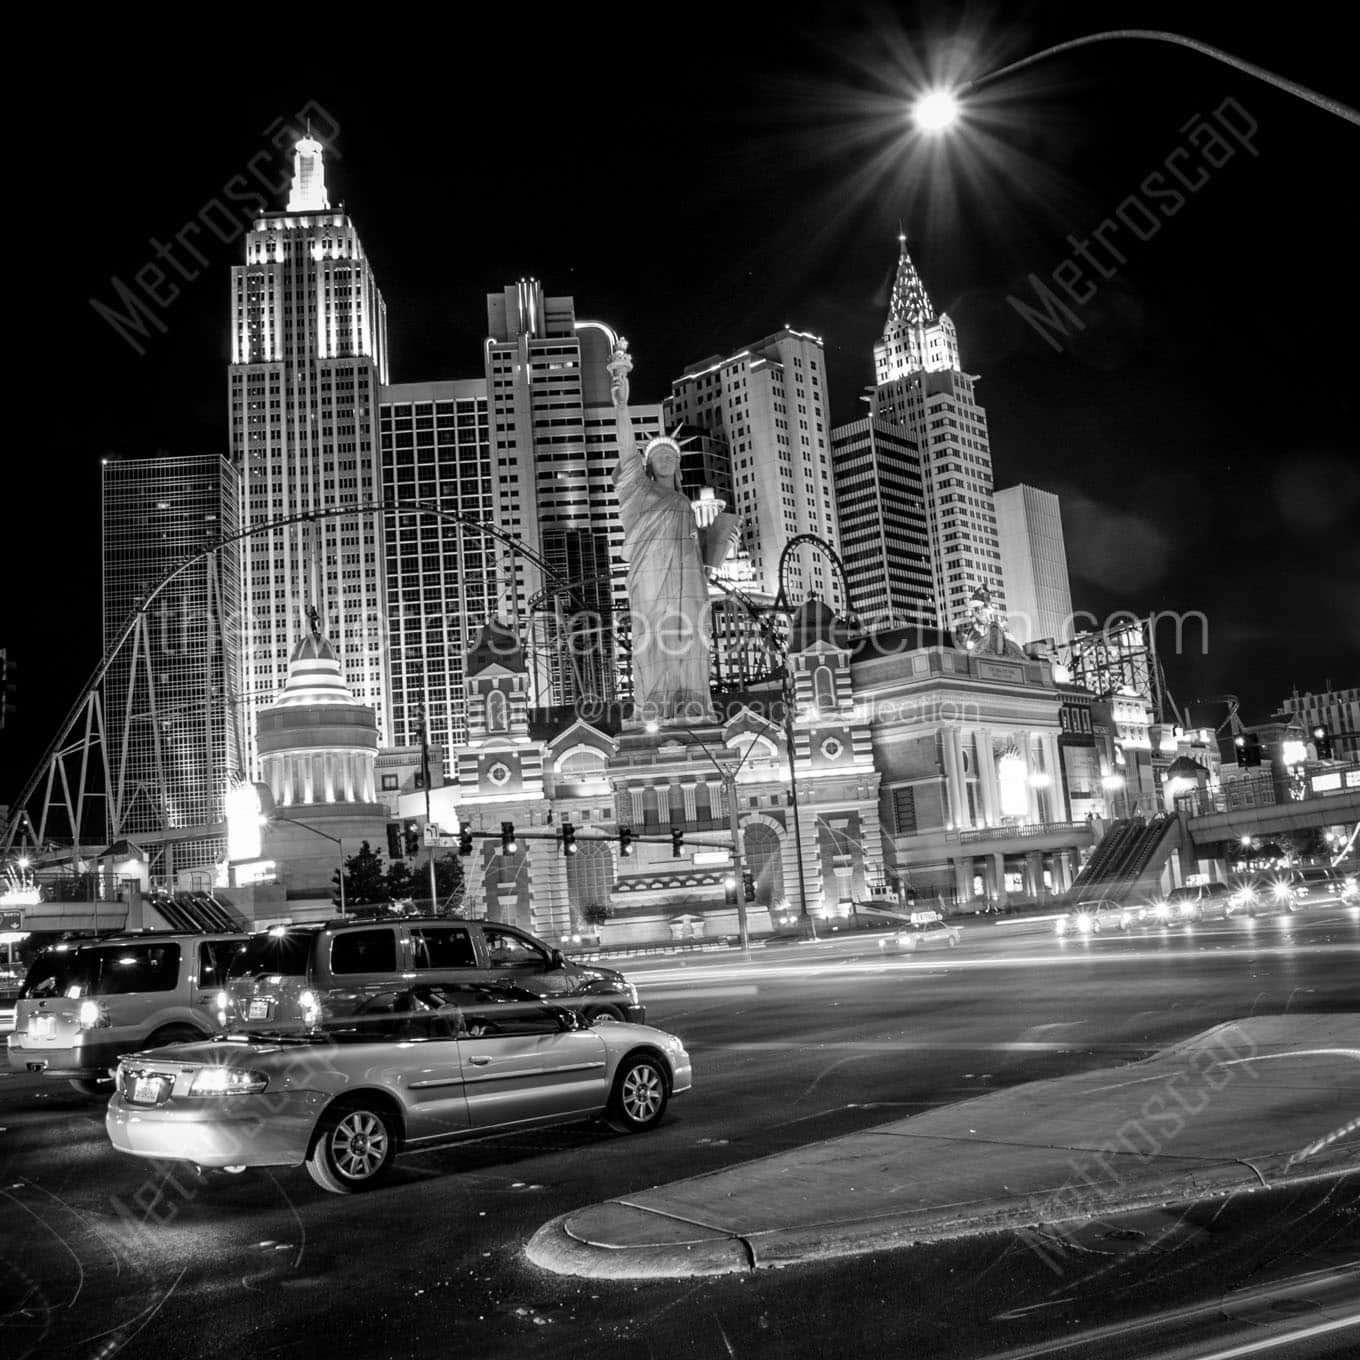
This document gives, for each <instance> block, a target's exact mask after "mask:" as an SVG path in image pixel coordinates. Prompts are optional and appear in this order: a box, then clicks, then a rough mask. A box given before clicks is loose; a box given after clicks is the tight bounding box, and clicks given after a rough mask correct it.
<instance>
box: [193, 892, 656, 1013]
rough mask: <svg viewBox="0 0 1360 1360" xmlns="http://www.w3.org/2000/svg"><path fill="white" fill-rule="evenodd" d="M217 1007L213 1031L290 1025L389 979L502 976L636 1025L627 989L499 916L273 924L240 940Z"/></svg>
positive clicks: (341, 1008) (367, 993) (356, 1001)
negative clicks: (487, 918) (493, 917)
mask: <svg viewBox="0 0 1360 1360" xmlns="http://www.w3.org/2000/svg"><path fill="white" fill-rule="evenodd" d="M227 974H228V981H227V984H226V986H225V987H224V988H223V989H222V991H221V993H220V995H219V1000H218V1007H217V1016H216V1018H217V1021H218V1024H219V1026H220V1027H221V1028H223V1029H227V1028H231V1029H253V1030H262V1029H268V1030H275V1031H278V1030H282V1031H285V1032H287V1031H296V1030H306V1029H311V1028H313V1027H315V1026H316V1025H318V1024H320V1023H321V1022H322V1021H323V1020H332V1019H335V1018H338V1017H343V1016H347V1015H352V1014H354V1013H355V1011H357V1010H358V1009H359V1008H360V1007H362V1006H363V1005H364V1004H365V1002H366V1001H367V1000H368V999H369V998H370V997H372V996H373V995H375V994H376V993H378V992H384V991H390V990H391V988H392V986H393V984H394V983H401V984H403V985H405V986H411V985H412V984H414V983H484V982H512V983H514V984H516V985H517V986H519V987H523V988H526V989H527V990H529V991H532V992H534V993H535V994H536V995H538V996H541V997H543V998H544V999H545V1000H548V1001H552V1002H554V1003H555V1004H557V1005H559V1006H566V1007H569V1008H570V1009H572V1010H577V1011H580V1012H581V1013H582V1015H583V1016H584V1017H585V1018H586V1019H587V1020H596V1019H601V1018H606V1019H610V1020H625V1021H629V1022H631V1023H633V1024H638V1025H641V1024H645V1023H646V1020H647V1011H646V1008H645V1007H644V1006H643V1005H642V1004H641V1003H640V1002H639V1001H638V994H637V988H636V987H634V986H633V985H632V983H630V982H629V981H628V980H627V978H625V977H624V976H623V975H622V974H621V973H616V972H615V971H614V970H613V969H612V968H599V967H595V966H591V965H586V964H580V963H574V962H572V961H571V960H570V959H568V958H566V957H565V956H564V955H563V954H562V952H561V951H560V950H558V949H554V948H553V947H552V946H551V945H547V944H544V943H543V941H542V940H538V939H535V938H534V936H532V935H530V934H529V933H528V932H527V931H523V930H519V929H518V928H517V927H515V926H511V925H506V924H504V923H503V922H500V921H486V920H459V919H456V918H449V917H442V916H441V917H403V918H401V919H399V920H388V921H357V922H356V921H348V920H332V921H329V922H327V923H326V924H325V925H310V926H307V925H297V926H275V927H274V928H273V929H272V930H266V931H262V932H260V933H259V934H257V935H251V936H250V937H249V938H248V939H247V940H245V941H244V942H243V943H241V944H240V946H239V947H238V948H237V950H236V952H235V954H234V956H233V957H232V959H231V962H230V964H229V965H228V968H227Z"/></svg>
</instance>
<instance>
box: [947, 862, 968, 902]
mask: <svg viewBox="0 0 1360 1360" xmlns="http://www.w3.org/2000/svg"><path fill="white" fill-rule="evenodd" d="M951 862H952V863H953V865H954V896H955V898H956V900H957V901H958V904H959V906H961V907H962V906H966V905H967V904H968V903H969V902H971V901H972V900H973V857H972V855H959V856H958V857H957V858H956V859H954V860H953V861H951Z"/></svg>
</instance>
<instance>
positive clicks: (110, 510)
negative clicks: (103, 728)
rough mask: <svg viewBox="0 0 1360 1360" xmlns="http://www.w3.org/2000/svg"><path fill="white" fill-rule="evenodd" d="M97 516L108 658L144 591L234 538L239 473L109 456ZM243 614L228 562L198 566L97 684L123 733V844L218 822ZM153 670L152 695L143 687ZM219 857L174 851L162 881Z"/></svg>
mask: <svg viewBox="0 0 1360 1360" xmlns="http://www.w3.org/2000/svg"><path fill="white" fill-rule="evenodd" d="M102 509H103V524H102V543H103V584H104V599H103V626H104V645H105V647H106V648H107V647H110V646H112V645H113V644H114V643H115V642H117V640H118V639H119V637H120V636H121V635H122V633H123V631H124V628H125V626H126V624H127V622H128V619H129V617H130V616H131V614H132V611H133V609H134V608H135V607H136V606H137V605H138V604H139V603H140V601H141V600H142V598H143V597H144V596H145V594H146V592H147V590H148V589H149V588H150V587H152V586H155V585H157V584H158V583H159V582H160V581H161V580H162V578H163V577H165V576H166V575H167V574H168V573H169V572H170V571H171V570H172V569H173V568H175V567H177V566H179V565H180V563H181V562H183V561H184V559H185V557H187V556H190V555H192V554H194V553H197V552H198V551H199V550H200V549H202V548H204V547H205V546H206V545H207V544H209V543H211V542H213V541H215V540H217V539H219V538H221V537H223V536H226V535H230V534H234V533H236V532H237V530H238V528H239V527H240V526H239V499H238V482H237V475H236V471H235V469H234V468H233V467H232V465H231V464H230V463H229V462H228V461H227V460H226V459H225V458H222V457H220V456H218V455H216V454H204V455H195V456H189V457H180V458H126V459H118V458H106V459H105V460H104V463H103V470H102ZM240 607H241V588H240V571H239V561H238V558H237V556H236V554H235V553H234V552H222V553H217V554H211V555H209V556H206V557H204V558H202V559H201V560H199V561H197V562H194V563H193V564H192V565H190V566H188V567H187V568H186V569H185V570H183V571H181V572H180V573H179V574H178V575H177V576H176V577H175V579H174V581H173V582H171V583H170V585H168V586H167V587H166V589H165V590H163V591H162V592H161V594H160V595H159V596H158V598H157V600H156V602H155V604H154V605H153V606H152V608H151V610H150V611H149V612H148V613H147V615H146V616H145V619H144V631H139V632H135V633H134V634H133V636H132V638H131V639H130V640H129V642H128V643H127V644H125V645H124V646H123V647H122V648H121V650H120V652H119V654H118V656H117V658H116V660H115V661H114V663H113V666H112V668H111V669H110V671H109V673H108V676H107V677H106V679H105V683H104V720H105V723H106V725H108V726H109V727H110V728H113V729H116V728H118V727H119V726H125V729H126V731H125V736H124V741H123V743H122V749H124V750H125V751H126V759H125V761H124V762H117V761H115V762H113V763H114V764H115V765H119V768H116V769H114V770H112V771H111V778H112V780H113V781H115V787H114V789H113V790H111V794H112V796H114V797H115V798H119V799H120V801H121V802H122V803H123V804H125V805H126V806H127V808H128V809H129V812H128V816H127V818H126V819H125V820H124V821H123V822H122V824H121V826H122V831H123V834H124V835H126V836H131V837H133V838H135V837H136V836H137V835H138V834H139V833H146V832H154V831H159V830H161V829H164V828H175V827H189V826H203V825H209V824H212V823H215V822H220V821H221V820H222V819H223V817H224V815H225V811H224V808H225V802H224V800H225V797H226V792H227V789H228V787H229V786H230V785H231V783H232V782H233V780H234V779H236V778H238V777H239V775H240V772H241V768H242V756H243V752H242V741H241V737H240V728H239V725H238V724H239V721H240V705H239V698H240V695H239V689H238V687H239V683H240V674H239V667H240V659H241V658H240V655H239V652H238V651H237V646H236V631H235V622H236V619H237V616H238V613H239V610H240ZM153 667H154V677H155V685H154V694H153V692H152V690H151V689H150V688H149V687H148V685H147V678H146V677H147V676H148V674H150V673H151V669H152V668H153ZM116 745H117V744H116V743H115V747H116ZM220 848H221V844H220V842H219V841H215V840H211V839H205V840H203V841H190V842H179V843H172V844H171V846H169V847H168V850H167V853H168V855H169V866H168V867H167V872H172V871H173V869H174V868H175V867H178V868H181V869H189V868H196V867H199V866H201V865H208V864H212V863H213V862H214V860H215V859H216V858H217V857H218V851H219V850H220Z"/></svg>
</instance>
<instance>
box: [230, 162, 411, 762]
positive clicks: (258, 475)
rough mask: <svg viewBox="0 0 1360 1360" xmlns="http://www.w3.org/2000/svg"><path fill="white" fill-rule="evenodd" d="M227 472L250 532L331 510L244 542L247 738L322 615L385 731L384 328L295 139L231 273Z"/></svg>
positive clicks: (347, 230)
mask: <svg viewBox="0 0 1360 1360" xmlns="http://www.w3.org/2000/svg"><path fill="white" fill-rule="evenodd" d="M231 294H232V298H231V312H232V353H231V367H230V371H229V375H228V383H229V400H230V407H231V457H232V461H233V462H234V463H235V464H236V466H237V468H238V469H239V471H240V474H241V482H242V517H243V520H244V521H245V525H246V527H254V526H257V525H261V524H264V523H267V522H268V521H270V520H277V519H283V518H288V517H291V516H297V515H301V514H305V513H306V512H308V511H317V510H331V509H343V508H344V507H345V506H347V505H353V506H354V507H355V508H356V509H355V513H354V514H353V515H345V514H341V515H337V516H335V517H333V518H327V519H321V520H315V521H310V522H305V523H299V524H292V525H287V526H281V527H279V528H277V529H269V530H266V531H264V532H262V533H257V534H254V535H252V536H251V537H248V538H245V539H243V540H242V553H241V568H242V599H243V604H244V610H243V627H242V630H241V642H242V661H243V666H244V682H243V686H242V688H243V693H244V700H245V714H244V719H245V721H244V723H243V727H244V730H245V733H246V734H247V741H249V742H250V743H252V752H251V756H252V758H251V767H252V768H255V766H256V764H257V762H256V760H255V758H254V751H253V742H254V733H255V718H256V714H257V713H258V712H259V711H260V710H261V709H262V708H264V707H266V706H267V705H269V704H270V703H272V702H273V697H274V695H276V694H277V693H278V691H279V689H280V688H281V687H282V685H283V683H284V681H285V679H286V678H287V674H288V658H289V655H290V654H291V653H292V651H293V648H294V646H295V644H296V643H297V641H298V639H299V638H301V637H302V636H303V635H304V633H306V631H307V629H308V624H307V621H306V620H305V619H304V617H303V614H302V608H303V606H304V604H306V603H307V602H308V601H311V602H314V603H315V604H316V605H318V606H319V607H320V610H321V617H322V619H323V620H324V626H325V629H326V632H327V634H328V635H329V636H330V637H331V638H332V639H334V641H335V642H336V644H337V650H338V652H339V654H340V655H341V656H342V657H343V658H344V664H345V679H346V682H347V683H348V685H349V686H350V689H351V690H352V691H353V693H354V696H355V699H356V702H358V703H362V704H369V705H371V706H372V707H373V708H374V709H375V710H376V711H377V714H378V728H379V732H380V734H383V739H386V734H387V733H388V732H389V730H390V725H391V724H390V711H389V703H388V694H387V685H386V680H385V671H384V666H385V656H384V631H385V630H384V620H385V617H386V599H385V585H384V563H383V547H382V542H381V538H382V527H381V523H380V518H379V517H378V516H376V515H374V514H371V513H369V514H364V513H360V512H359V511H358V508H357V507H359V506H360V505H362V504H364V503H367V502H376V501H377V500H378V499H379V498H380V489H381V484H382V483H381V469H380V465H379V439H378V400H379V392H378V389H379V387H380V385H381V384H383V383H385V382H386V381H387V313H386V308H385V306H384V304H383V299H382V294H381V293H380V292H379V291H378V285H377V282H376V280H375V279H374V277H373V269H372V266H371V264H370V263H369V260H368V257H367V256H366V255H365V253H364V248H363V243H362V242H361V241H360V239H359V233H358V232H357V231H356V230H355V228H354V225H353V223H352V222H351V221H350V219H349V217H348V215H347V214H346V213H345V212H344V211H343V210H340V211H336V210H333V209H332V208H331V206H330V199H329V197H328V196H327V192H326V175H325V166H324V163H323V155H322V148H321V144H320V143H319V142H317V141H315V140H314V139H313V138H311V137H310V136H308V137H303V138H301V139H300V140H299V141H298V143H297V145H296V147H295V150H294V156H293V179H292V188H291V192H290V193H289V196H288V206H287V208H286V209H285V210H284V211H283V212H274V213H265V214H263V215H262V216H260V217H258V218H257V219H256V220H255V222H254V224H253V225H252V227H251V230H250V232H249V233H248V234H247V236H246V245H245V264H244V265H237V266H235V267H233V269H232V271H231Z"/></svg>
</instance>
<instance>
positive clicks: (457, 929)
mask: <svg viewBox="0 0 1360 1360" xmlns="http://www.w3.org/2000/svg"><path fill="white" fill-rule="evenodd" d="M409 934H410V939H411V968H412V972H411V980H412V981H413V982H414V983H475V982H477V981H478V980H479V979H480V980H482V981H485V977H484V970H483V969H482V967H481V964H480V963H479V961H478V959H477V948H476V944H475V942H474V940H473V928H472V926H471V925H469V924H466V923H453V922H451V923H450V924H448V925H421V926H412V927H411V928H410V931H409Z"/></svg>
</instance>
